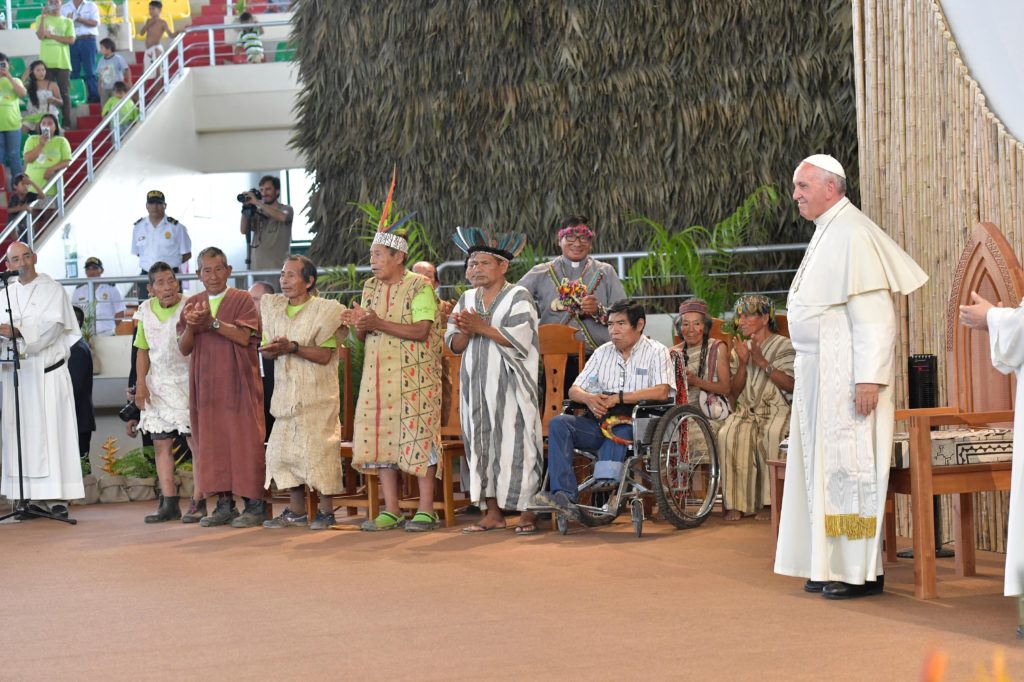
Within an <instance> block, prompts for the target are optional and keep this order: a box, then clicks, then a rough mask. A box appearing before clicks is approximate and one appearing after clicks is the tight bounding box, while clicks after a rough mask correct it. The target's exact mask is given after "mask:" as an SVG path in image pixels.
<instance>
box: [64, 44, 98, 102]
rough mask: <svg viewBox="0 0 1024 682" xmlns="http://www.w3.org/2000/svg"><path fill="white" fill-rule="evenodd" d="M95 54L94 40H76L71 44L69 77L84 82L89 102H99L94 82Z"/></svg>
mask: <svg viewBox="0 0 1024 682" xmlns="http://www.w3.org/2000/svg"><path fill="white" fill-rule="evenodd" d="M96 54H97V52H96V39H95V38H91V37H90V38H78V39H76V40H75V42H74V43H72V44H71V77H72V78H82V79H83V80H84V81H85V89H86V90H87V91H88V93H89V101H90V102H99V101H100V91H99V88H98V84H97V82H96ZM83 72H84V73H83Z"/></svg>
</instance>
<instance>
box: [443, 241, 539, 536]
mask: <svg viewBox="0 0 1024 682" xmlns="http://www.w3.org/2000/svg"><path fill="white" fill-rule="evenodd" d="M455 244H456V245H457V246H458V247H459V248H460V249H462V250H463V251H464V252H465V253H466V254H467V259H466V278H467V279H468V280H469V281H470V283H471V284H472V285H473V288H472V289H469V290H468V291H466V292H465V293H464V294H462V297H461V298H460V299H459V302H458V303H457V304H456V305H455V308H454V310H453V311H452V315H451V319H450V321H449V323H448V331H447V333H446V334H445V343H447V344H448V347H449V348H451V350H452V352H454V353H459V354H461V355H462V364H461V369H460V372H459V377H460V382H461V389H460V394H459V396H458V400H459V416H460V418H461V420H462V424H461V425H462V440H463V442H464V443H465V446H466V456H467V459H468V460H469V467H470V474H469V480H470V499H471V500H472V501H473V503H474V504H477V505H479V506H480V508H481V509H485V511H484V515H483V517H482V518H481V519H480V521H479V522H477V523H474V524H472V525H470V526H468V527H466V528H464V529H463V532H464V533H482V532H486V531H491V530H498V529H501V528H504V527H505V518H504V515H503V514H502V510H503V509H508V510H518V511H521V512H523V514H522V516H521V517H520V519H519V523H518V524H517V526H516V533H517V534H529V533H533V532H535V531H536V523H535V521H536V517H535V514H534V513H533V512H531V511H528V510H527V509H526V507H527V505H529V504H530V501H531V499H532V498H533V495H534V493H536V492H537V491H538V489H539V488H540V480H541V449H542V446H543V441H542V435H541V419H540V408H539V396H538V387H537V374H538V369H539V366H540V350H539V339H538V331H537V311H536V310H535V308H534V306H533V298H532V297H531V295H530V292H529V291H528V290H527V289H525V288H523V287H521V286H518V285H515V286H513V285H512V284H510V283H509V282H507V281H506V280H505V274H506V273H507V272H508V266H509V262H510V261H511V260H512V259H513V258H515V257H516V255H518V253H519V251H520V250H522V248H523V246H525V245H526V238H525V237H524V236H523V235H521V234H515V233H503V234H492V233H491V232H490V231H488V230H482V229H480V228H475V227H471V228H458V231H457V232H456V235H455Z"/></svg>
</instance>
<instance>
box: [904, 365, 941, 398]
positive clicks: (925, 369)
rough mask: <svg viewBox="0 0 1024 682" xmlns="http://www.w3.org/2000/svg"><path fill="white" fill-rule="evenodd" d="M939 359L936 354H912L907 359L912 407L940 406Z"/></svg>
mask: <svg viewBox="0 0 1024 682" xmlns="http://www.w3.org/2000/svg"><path fill="white" fill-rule="evenodd" d="M937 382H938V359H937V358H936V357H935V356H934V355H911V356H910V358H909V359H908V360H907V385H908V387H909V389H910V408H911V409H914V408H918V407H938V404H939V402H938V401H939V393H938V383H937Z"/></svg>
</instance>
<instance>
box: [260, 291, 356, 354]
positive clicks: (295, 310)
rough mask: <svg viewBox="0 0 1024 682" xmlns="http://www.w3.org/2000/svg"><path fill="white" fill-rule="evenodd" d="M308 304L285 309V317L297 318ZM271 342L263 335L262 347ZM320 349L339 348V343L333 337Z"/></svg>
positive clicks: (303, 303) (304, 303) (322, 344)
mask: <svg viewBox="0 0 1024 682" xmlns="http://www.w3.org/2000/svg"><path fill="white" fill-rule="evenodd" d="M307 303H309V301H303V302H302V303H300V304H299V305H290V306H288V307H287V308H285V310H284V313H285V315H287V316H288V319H291V318H293V317H295V316H296V315H298V314H299V311H300V310H302V309H303V308H305V307H306V304H307ZM269 341H270V339H268V338H267V335H266V334H264V335H263V341H262V343H261V344H260V345H263V346H265V345H267V343H268V342H269ZM320 347H321V348H337V347H338V342H337V340H335V338H334V337H333V336H332V337H331V338H329V339H327V340H326V341H324V342H323V343H321V344H320Z"/></svg>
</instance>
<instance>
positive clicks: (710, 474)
mask: <svg viewBox="0 0 1024 682" xmlns="http://www.w3.org/2000/svg"><path fill="white" fill-rule="evenodd" d="M648 458H649V461H648V465H649V467H650V471H651V474H652V478H653V484H654V496H655V500H657V502H658V508H659V509H660V510H661V512H662V513H663V514H664V515H665V518H666V519H668V520H669V522H670V523H672V525H674V526H675V527H676V528H696V527H697V526H699V525H700V524H702V523H704V519H705V518H707V516H708V514H709V513H710V512H711V509H712V507H713V506H714V504H715V496H716V495H717V494H718V485H719V480H720V477H721V471H720V469H719V464H718V451H717V449H716V446H715V439H714V436H713V435H712V434H711V428H710V426H709V425H708V420H707V417H705V416H704V415H703V414H701V412H700V410H698V409H697V408H695V407H691V406H690V405H676V406H675V407H673V408H671V409H669V411H668V412H666V413H665V415H664V416H663V417H661V419H659V420H658V425H657V428H656V429H655V430H654V437H653V439H652V441H651V446H650V451H649V453H648Z"/></svg>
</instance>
